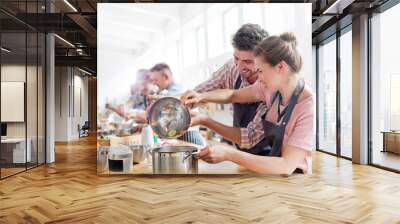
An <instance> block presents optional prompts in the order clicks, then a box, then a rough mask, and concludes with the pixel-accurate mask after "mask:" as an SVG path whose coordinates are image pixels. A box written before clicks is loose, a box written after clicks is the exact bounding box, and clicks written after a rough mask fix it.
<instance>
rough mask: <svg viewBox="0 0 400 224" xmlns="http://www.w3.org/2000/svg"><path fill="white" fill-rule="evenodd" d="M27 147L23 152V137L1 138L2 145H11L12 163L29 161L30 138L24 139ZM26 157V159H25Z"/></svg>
mask: <svg viewBox="0 0 400 224" xmlns="http://www.w3.org/2000/svg"><path fill="white" fill-rule="evenodd" d="M26 142H27V143H28V144H27V147H26V152H25V138H6V139H1V144H2V147H4V146H5V147H9V146H11V147H13V160H12V162H13V163H25V162H31V157H32V154H31V145H32V140H31V139H30V138H27V139H26ZM25 159H26V160H25Z"/></svg>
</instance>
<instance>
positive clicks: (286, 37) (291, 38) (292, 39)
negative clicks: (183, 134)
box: [279, 32, 297, 48]
mask: <svg viewBox="0 0 400 224" xmlns="http://www.w3.org/2000/svg"><path fill="white" fill-rule="evenodd" d="M279 37H280V38H281V40H283V41H285V42H289V43H291V44H292V46H293V47H295V48H296V47H297V38H296V36H295V35H294V33H291V32H285V33H282V34H281V35H279Z"/></svg>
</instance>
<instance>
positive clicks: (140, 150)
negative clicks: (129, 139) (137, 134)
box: [128, 145, 147, 164]
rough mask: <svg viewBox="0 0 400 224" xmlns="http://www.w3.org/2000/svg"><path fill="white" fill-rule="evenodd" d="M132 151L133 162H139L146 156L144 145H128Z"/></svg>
mask: <svg viewBox="0 0 400 224" xmlns="http://www.w3.org/2000/svg"><path fill="white" fill-rule="evenodd" d="M128 146H129V148H130V150H131V151H132V159H133V163H134V164H135V163H140V162H142V161H143V160H144V159H145V158H146V153H147V150H146V149H145V147H144V145H128Z"/></svg>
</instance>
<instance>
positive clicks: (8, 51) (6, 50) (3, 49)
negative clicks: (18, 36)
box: [1, 47, 11, 53]
mask: <svg viewBox="0 0 400 224" xmlns="http://www.w3.org/2000/svg"><path fill="white" fill-rule="evenodd" d="M1 50H2V51H4V52H6V53H10V52H11V50H9V49H7V48H5V47H1Z"/></svg>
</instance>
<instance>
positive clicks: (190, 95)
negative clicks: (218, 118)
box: [181, 90, 203, 108]
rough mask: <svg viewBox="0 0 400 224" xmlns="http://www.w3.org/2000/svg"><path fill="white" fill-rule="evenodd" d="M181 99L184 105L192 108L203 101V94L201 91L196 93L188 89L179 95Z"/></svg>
mask: <svg viewBox="0 0 400 224" xmlns="http://www.w3.org/2000/svg"><path fill="white" fill-rule="evenodd" d="M181 101H182V103H183V104H184V105H185V106H187V107H189V108H193V107H195V106H197V105H198V104H200V103H203V96H202V94H201V93H197V92H196V91H193V90H188V91H186V92H185V93H183V95H182V96H181Z"/></svg>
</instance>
